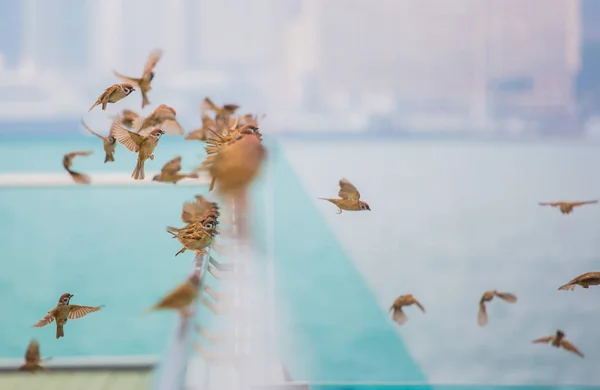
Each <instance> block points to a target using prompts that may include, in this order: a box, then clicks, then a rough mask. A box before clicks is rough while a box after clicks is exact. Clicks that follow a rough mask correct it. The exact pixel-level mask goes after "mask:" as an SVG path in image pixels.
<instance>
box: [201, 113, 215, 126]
mask: <svg viewBox="0 0 600 390" xmlns="http://www.w3.org/2000/svg"><path fill="white" fill-rule="evenodd" d="M211 126H212V127H214V126H215V121H214V120H213V119H212V118H211V117H209V116H208V115H202V127H211Z"/></svg>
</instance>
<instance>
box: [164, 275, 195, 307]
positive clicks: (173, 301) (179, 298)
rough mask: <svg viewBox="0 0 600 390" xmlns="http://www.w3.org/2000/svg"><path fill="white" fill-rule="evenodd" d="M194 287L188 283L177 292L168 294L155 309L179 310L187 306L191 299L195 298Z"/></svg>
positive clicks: (177, 289) (176, 290)
mask: <svg viewBox="0 0 600 390" xmlns="http://www.w3.org/2000/svg"><path fill="white" fill-rule="evenodd" d="M190 289H194V287H193V286H192V285H191V284H190V283H188V282H186V283H184V284H182V285H180V286H178V287H177V288H176V289H175V290H173V291H171V292H170V293H169V294H167V295H166V296H165V297H164V298H163V299H162V300H161V301H160V302H158V303H157V304H156V305H154V309H158V308H179V307H182V306H184V305H186V304H187V301H188V299H189V298H190V297H192V298H193V291H191V290H190Z"/></svg>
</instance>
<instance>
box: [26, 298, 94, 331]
mask: <svg viewBox="0 0 600 390" xmlns="http://www.w3.org/2000/svg"><path fill="white" fill-rule="evenodd" d="M71 298H73V294H69V293H64V294H63V295H61V296H60V299H59V300H58V305H56V307H55V308H54V309H52V310H50V311H49V312H48V314H46V316H45V317H44V318H42V319H41V320H39V321H38V322H37V323H36V324H35V325H33V327H34V328H43V327H44V326H46V325H50V324H51V323H52V321H54V320H56V338H57V339H59V338H61V337H64V335H65V332H64V330H63V326H64V325H65V324H66V323H67V320H76V319H78V318H81V317H84V316H86V315H88V314H90V313H93V312H96V311H98V310H100V309H102V308H103V307H104V305H100V306H80V305H71V304H70V301H71Z"/></svg>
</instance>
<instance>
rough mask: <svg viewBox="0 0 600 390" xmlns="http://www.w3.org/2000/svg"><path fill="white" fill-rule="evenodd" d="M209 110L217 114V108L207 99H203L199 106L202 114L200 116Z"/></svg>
mask: <svg viewBox="0 0 600 390" xmlns="http://www.w3.org/2000/svg"><path fill="white" fill-rule="evenodd" d="M209 110H210V111H215V112H219V107H217V106H216V105H215V103H213V101H212V100H210V99H209V98H208V97H205V98H204V100H203V101H202V105H201V106H200V111H201V112H202V115H205V114H206V112H207V111H209Z"/></svg>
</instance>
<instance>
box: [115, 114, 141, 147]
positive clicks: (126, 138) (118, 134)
mask: <svg viewBox="0 0 600 390" xmlns="http://www.w3.org/2000/svg"><path fill="white" fill-rule="evenodd" d="M110 132H111V134H112V135H113V137H115V138H116V139H117V141H119V143H120V144H121V145H123V146H125V147H126V148H127V149H129V150H131V151H132V152H134V153H137V152H139V150H140V146H141V145H142V142H144V136H143V135H139V134H137V133H134V132H132V131H129V130H127V129H126V128H124V127H123V126H121V125H120V124H119V123H118V122H117V121H114V122H113V124H112V126H111V128H110Z"/></svg>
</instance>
